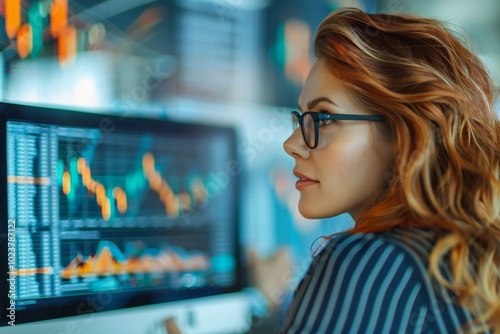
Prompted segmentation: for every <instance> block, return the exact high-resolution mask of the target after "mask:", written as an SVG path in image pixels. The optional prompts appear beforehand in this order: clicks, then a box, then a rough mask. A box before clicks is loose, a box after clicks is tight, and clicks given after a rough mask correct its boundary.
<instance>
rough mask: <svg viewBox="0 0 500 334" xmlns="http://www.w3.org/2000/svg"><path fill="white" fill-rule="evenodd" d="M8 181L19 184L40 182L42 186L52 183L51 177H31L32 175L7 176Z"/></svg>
mask: <svg viewBox="0 0 500 334" xmlns="http://www.w3.org/2000/svg"><path fill="white" fill-rule="evenodd" d="M7 182H8V183H18V184H38V185H42V186H48V185H49V184H50V178H48V177H31V176H7Z"/></svg>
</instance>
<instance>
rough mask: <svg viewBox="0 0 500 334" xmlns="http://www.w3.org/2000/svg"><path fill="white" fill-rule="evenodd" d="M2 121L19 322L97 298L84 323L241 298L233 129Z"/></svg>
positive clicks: (143, 122) (48, 115)
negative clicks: (123, 311) (96, 314)
mask: <svg viewBox="0 0 500 334" xmlns="http://www.w3.org/2000/svg"><path fill="white" fill-rule="evenodd" d="M2 121H3V131H4V132H5V133H3V135H4V137H5V146H4V149H5V152H4V157H5V163H4V165H3V166H2V169H4V175H5V184H6V187H5V189H6V193H5V196H3V197H4V198H5V199H6V201H5V202H4V203H3V204H2V205H3V206H5V208H6V210H4V212H6V213H7V214H6V217H4V220H5V222H7V221H8V222H9V225H10V230H9V231H5V228H4V231H2V232H3V233H4V234H8V235H11V234H10V233H8V232H12V233H13V234H12V236H14V239H12V240H11V239H9V240H10V241H12V242H10V243H9V249H8V251H6V252H2V253H3V254H7V253H8V254H9V256H8V257H5V258H4V259H2V266H3V268H6V270H5V271H4V272H6V273H7V277H6V279H10V280H11V281H10V282H13V284H11V285H12V286H13V288H11V292H14V293H11V294H9V293H8V291H7V292H5V293H4V292H3V291H2V298H3V303H5V304H6V305H11V304H12V303H14V304H15V306H16V311H17V315H18V319H19V322H23V321H27V322H29V321H35V320H42V319H49V318H54V317H59V316H67V315H75V314H78V313H79V312H80V313H83V312H89V310H84V308H85V306H87V309H88V305H86V304H85V303H83V304H82V301H85V300H86V298H89V297H91V296H95V295H96V294H100V293H101V294H102V292H106V293H107V295H109V297H107V298H108V299H109V302H107V303H104V304H105V305H99V306H100V308H99V309H95V310H92V309H91V310H90V311H101V310H111V309H117V308H123V307H130V306H137V305H142V304H150V303H158V302H165V301H174V300H182V299H186V298H193V297H197V296H206V295H212V294H220V293H224V292H230V291H236V290H237V289H239V287H240V283H239V268H238V250H237V248H238V240H237V239H238V238H237V176H238V174H239V173H240V168H239V165H238V163H237V160H236V154H235V133H234V131H233V130H232V129H230V128H224V127H214V126H208V125H199V124H187V123H175V122H169V121H165V120H147V119H130V118H123V117H122V118H120V117H111V116H105V115H102V114H90V113H80V112H75V111H67V110H50V109H47V108H37V107H27V106H14V105H2ZM4 225H5V224H4ZM7 296H8V298H5V297H7ZM2 306H5V305H2ZM32 311H33V312H32Z"/></svg>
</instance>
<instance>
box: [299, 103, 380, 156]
mask: <svg viewBox="0 0 500 334" xmlns="http://www.w3.org/2000/svg"><path fill="white" fill-rule="evenodd" d="M304 116H311V118H312V119H313V121H314V143H313V145H310V143H309V141H308V140H307V136H306V133H305V131H304V126H303V124H304ZM292 120H293V125H294V130H296V129H297V127H296V126H295V125H296V124H298V127H300V130H301V132H302V137H303V138H304V142H305V143H306V145H307V147H309V148H310V149H311V150H314V149H315V148H316V147H318V142H319V121H328V120H333V121H375V122H383V121H384V118H383V117H382V116H378V115H359V114H329V113H325V112H314V111H306V112H304V113H302V114H301V113H300V112H298V111H295V110H294V111H292Z"/></svg>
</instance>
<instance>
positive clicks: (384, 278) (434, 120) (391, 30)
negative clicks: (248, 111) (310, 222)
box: [282, 8, 500, 333]
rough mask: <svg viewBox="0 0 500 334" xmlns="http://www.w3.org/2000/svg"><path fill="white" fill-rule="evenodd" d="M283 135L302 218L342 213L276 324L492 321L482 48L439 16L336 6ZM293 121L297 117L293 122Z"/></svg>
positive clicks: (493, 204) (482, 325) (496, 306)
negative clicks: (477, 50)
mask: <svg viewBox="0 0 500 334" xmlns="http://www.w3.org/2000/svg"><path fill="white" fill-rule="evenodd" d="M314 50H315V55H316V58H317V60H316V62H315V64H314V65H313V68H312V69H311V71H310V73H309V75H308V77H307V80H306V82H305V85H304V87H303V91H302V93H301V96H300V99H299V106H300V109H301V111H302V112H300V113H299V112H294V113H293V117H294V121H295V124H296V127H297V130H296V131H295V132H294V133H293V134H292V135H291V137H290V138H289V139H288V140H287V141H286V142H285V144H284V147H285V150H286V152H287V153H288V154H289V155H291V156H292V157H293V158H294V160H295V169H294V174H295V175H296V176H297V178H298V181H297V183H296V187H297V189H298V190H299V191H300V201H299V210H300V212H301V214H302V215H303V216H305V217H307V218H325V217H332V216H336V215H338V214H341V213H344V212H348V213H350V214H351V216H352V217H353V219H354V220H355V226H354V228H353V229H352V230H350V231H348V232H346V233H342V234H338V235H334V236H331V237H329V238H328V242H327V243H326V245H325V246H324V247H323V248H322V249H321V250H320V251H319V252H318V254H317V255H316V256H315V258H314V261H313V263H312V265H311V268H310V269H309V271H308V273H307V274H306V275H305V277H304V279H303V280H302V282H301V283H300V284H299V286H298V288H297V291H296V292H295V296H294V300H293V302H292V305H291V307H290V310H289V313H288V316H287V319H286V322H285V325H284V328H283V330H282V332H283V333H414V332H417V333H421V332H424V333H454V332H461V331H465V332H469V331H470V332H481V333H483V332H484V333H489V332H494V333H500V183H499V177H500V149H499V148H500V123H499V120H498V119H497V117H496V115H495V111H494V107H493V99H494V97H493V95H494V87H493V83H492V80H491V78H490V77H489V75H488V73H487V71H486V70H485V68H484V67H483V65H482V64H481V62H480V60H479V59H478V58H477V57H476V56H475V55H474V54H473V53H472V52H471V51H469V50H468V49H467V48H466V47H464V46H463V45H462V43H461V42H460V41H459V40H458V39H457V38H456V37H454V35H453V34H452V33H451V32H449V31H448V30H447V29H446V28H445V27H444V26H443V25H442V24H441V23H439V22H438V21H436V20H432V19H423V18H417V17H413V16H409V15H370V14H366V13H364V12H362V11H360V10H357V9H351V8H347V9H346V8H344V9H340V10H337V11H335V12H333V13H332V14H330V15H329V16H328V17H327V18H326V19H325V20H324V21H323V22H322V23H321V25H320V27H319V29H318V32H317V35H316V38H315V42H314ZM298 128H300V129H298Z"/></svg>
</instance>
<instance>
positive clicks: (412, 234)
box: [318, 228, 436, 272]
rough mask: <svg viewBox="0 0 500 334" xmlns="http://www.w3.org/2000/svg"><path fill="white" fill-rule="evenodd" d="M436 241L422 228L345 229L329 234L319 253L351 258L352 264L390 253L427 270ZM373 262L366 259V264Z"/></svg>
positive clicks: (386, 255)
mask: <svg viewBox="0 0 500 334" xmlns="http://www.w3.org/2000/svg"><path fill="white" fill-rule="evenodd" d="M435 241H436V236H435V234H434V233H433V232H432V231H431V230H428V229H421V228H396V229H392V230H388V231H384V232H377V233H356V234H352V233H349V232H345V233H342V234H338V235H335V236H334V237H332V238H331V240H330V241H329V242H328V244H327V245H326V246H325V247H324V249H323V250H322V251H321V253H319V254H318V257H319V258H322V259H323V260H324V259H325V258H328V259H331V260H335V259H337V260H338V259H342V261H346V260H349V259H352V261H353V262H354V264H356V265H361V264H363V263H364V262H366V260H365V261H361V260H363V259H365V258H373V257H376V258H378V259H381V260H383V259H385V258H387V257H388V256H389V254H392V255H393V256H397V257H403V258H404V259H405V260H406V261H405V262H407V264H409V265H414V266H416V267H418V268H419V269H422V270H423V271H424V272H426V271H427V269H426V268H427V264H428V259H429V256H430V253H431V251H432V248H433V246H434V244H435ZM376 254H378V255H376ZM373 263H374V262H373V261H368V262H367V263H366V265H370V264H373Z"/></svg>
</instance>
